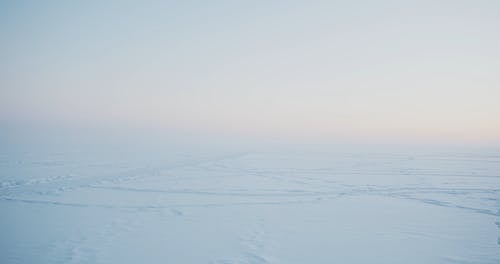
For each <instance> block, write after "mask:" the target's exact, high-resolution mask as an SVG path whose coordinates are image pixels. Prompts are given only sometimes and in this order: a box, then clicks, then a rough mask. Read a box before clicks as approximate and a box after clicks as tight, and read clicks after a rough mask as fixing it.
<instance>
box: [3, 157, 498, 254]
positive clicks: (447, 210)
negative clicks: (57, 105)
mask: <svg viewBox="0 0 500 264" xmlns="http://www.w3.org/2000/svg"><path fill="white" fill-rule="evenodd" d="M0 212H1V217H0V235H1V237H0V262H1V263H418V264H421V263H500V153H498V152H495V151H485V150H477V149H476V150H470V151H464V150H460V151H459V150H446V149H445V150H439V151H438V150H432V149H431V150H429V149H427V150H418V151H417V150H415V151H410V150H388V149H382V150H373V149H371V150H364V149H363V148H356V149H352V150H350V149H342V150H339V149H336V148H335V147H331V148H329V147H324V148H321V149H306V148H304V149H299V148H276V149H269V148H260V149H259V148H252V149H251V150H249V149H244V148H242V149H236V148H233V149H226V150H224V151H223V150H219V151H207V150H203V151H202V150H196V148H189V149H185V150H181V149H177V148H164V149H161V150H157V151H146V150H142V151H140V150H137V151H128V152H127V151H125V150H120V149H115V150H113V151H108V152H106V151H101V150H99V149H98V148H97V149H94V150H78V149H73V150H72V151H68V150H67V149H65V150H63V151H60V150H55V149H50V148H42V150H39V151H33V150H31V149H29V148H24V149H21V148H12V147H11V148H5V149H3V150H2V151H1V153H0Z"/></svg>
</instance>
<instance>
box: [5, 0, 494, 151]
mask: <svg viewBox="0 0 500 264" xmlns="http://www.w3.org/2000/svg"><path fill="white" fill-rule="evenodd" d="M0 37H1V41H0V122H2V123H3V124H13V123H16V124H30V123H33V124H35V123H36V124H40V123H42V124H50V126H55V127H57V126H88V127H100V126H102V127H104V126H117V127H118V126H128V127H135V128H142V129H155V130H161V131H189V132H195V133H212V134H221V135H222V134H227V135H243V136H248V137H254V136H255V137H273V138H287V139H290V140H292V141H293V140H298V141H300V140H306V141H307V140H308V139H314V140H320V141H321V140H325V141H335V140H345V139H348V140H354V141H356V140H364V141H378V140H403V141H410V142H422V141H429V142H431V141H432V142H440V141H456V142H482V143H485V142H497V143H498V142H500V1H481V0H476V1H456V0H455V1H437V0H434V1H371V0H370V1H9V2H7V1H2V2H1V3H0Z"/></svg>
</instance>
